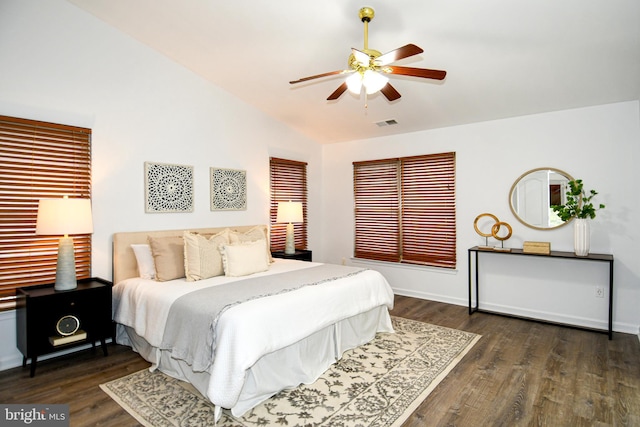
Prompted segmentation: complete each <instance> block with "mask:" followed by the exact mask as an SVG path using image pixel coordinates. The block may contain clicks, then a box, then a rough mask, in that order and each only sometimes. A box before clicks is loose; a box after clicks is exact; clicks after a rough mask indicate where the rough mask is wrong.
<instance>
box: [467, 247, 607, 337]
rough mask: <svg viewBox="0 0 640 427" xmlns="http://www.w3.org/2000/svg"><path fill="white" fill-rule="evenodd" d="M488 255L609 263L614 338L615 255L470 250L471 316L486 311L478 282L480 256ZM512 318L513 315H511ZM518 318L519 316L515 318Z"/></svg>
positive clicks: (514, 250)
mask: <svg viewBox="0 0 640 427" xmlns="http://www.w3.org/2000/svg"><path fill="white" fill-rule="evenodd" d="M480 252H482V253H486V254H495V255H521V256H522V255H524V256H537V257H545V258H560V259H575V260H579V261H600V262H606V263H609V329H608V331H604V332H608V334H609V339H612V338H613V255H610V254H589V255H587V256H577V255H576V254H574V253H573V252H562V251H551V253H550V254H549V255H544V254H531V253H524V252H522V249H511V251H509V252H507V251H494V250H486V249H482V248H480V247H478V246H474V247H472V248H469V315H471V314H473V313H475V312H476V311H478V312H483V311H485V310H481V309H480V297H479V293H478V291H479V281H478V270H479V264H478V254H479V253H480ZM473 253H475V264H472V262H471V261H472V255H471V254H473ZM474 265H475V291H476V293H475V296H476V300H475V302H476V303H475V306H473V291H472V289H473V275H472V270H473V268H472V267H473V266H474ZM485 312H487V313H489V311H485ZM509 315H510V316H511V314H509ZM514 317H517V316H514Z"/></svg>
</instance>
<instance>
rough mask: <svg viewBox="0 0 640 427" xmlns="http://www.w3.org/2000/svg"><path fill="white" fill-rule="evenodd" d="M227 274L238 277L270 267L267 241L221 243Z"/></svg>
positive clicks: (223, 262) (225, 272)
mask: <svg viewBox="0 0 640 427" xmlns="http://www.w3.org/2000/svg"><path fill="white" fill-rule="evenodd" d="M220 253H221V254H222V264H223V266H224V274H225V276H231V277H238V276H246V275H248V274H253V273H258V272H260V271H266V270H268V269H269V258H268V257H267V241H266V240H264V239H260V240H256V241H253V242H242V243H234V244H229V245H224V244H223V245H220Z"/></svg>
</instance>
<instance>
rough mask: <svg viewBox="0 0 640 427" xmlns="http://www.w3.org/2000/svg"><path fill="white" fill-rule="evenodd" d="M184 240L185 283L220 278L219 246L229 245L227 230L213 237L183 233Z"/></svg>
mask: <svg viewBox="0 0 640 427" xmlns="http://www.w3.org/2000/svg"><path fill="white" fill-rule="evenodd" d="M182 237H183V238H184V272H185V276H186V278H187V282H193V281H196V280H202V279H208V278H209V277H214V276H222V275H223V274H224V269H223V267H222V255H221V254H220V250H219V246H220V245H221V244H226V243H229V232H228V231H227V230H225V231H223V232H221V233H218V234H215V235H213V236H203V235H202V234H196V233H191V232H189V231H185V232H184V234H183V236H182Z"/></svg>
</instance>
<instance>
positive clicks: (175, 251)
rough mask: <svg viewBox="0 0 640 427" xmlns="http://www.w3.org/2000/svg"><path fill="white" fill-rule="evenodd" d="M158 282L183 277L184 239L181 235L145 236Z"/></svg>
mask: <svg viewBox="0 0 640 427" xmlns="http://www.w3.org/2000/svg"><path fill="white" fill-rule="evenodd" d="M147 240H148V242H149V246H150V247H151V254H152V255H153V263H154V264H155V266H156V279H157V280H158V281H160V282H166V281H167V280H173V279H179V278H181V277H184V276H185V274H184V239H183V238H182V236H166V237H151V236H149V237H148V238H147Z"/></svg>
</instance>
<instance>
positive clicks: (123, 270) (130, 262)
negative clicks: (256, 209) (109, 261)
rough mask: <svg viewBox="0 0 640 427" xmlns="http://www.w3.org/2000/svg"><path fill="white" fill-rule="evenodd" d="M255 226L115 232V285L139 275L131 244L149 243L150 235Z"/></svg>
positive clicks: (240, 230) (246, 229) (238, 228)
mask: <svg viewBox="0 0 640 427" xmlns="http://www.w3.org/2000/svg"><path fill="white" fill-rule="evenodd" d="M254 227H257V226H256V225H240V226H233V227H215V228H186V229H182V230H159V231H128V232H121V233H115V234H114V235H113V284H114V285H115V284H116V283H119V282H121V281H123V280H124V279H129V278H131V277H138V263H137V262H136V256H135V254H134V253H133V249H131V245H132V244H136V243H138V244H139V243H148V241H147V238H148V237H149V236H152V237H166V236H182V234H183V233H184V231H192V232H196V233H207V234H209V233H211V234H215V233H218V232H220V231H223V230H224V229H226V228H228V229H230V230H233V231H239V232H246V231H249V230H250V229H252V228H254Z"/></svg>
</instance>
